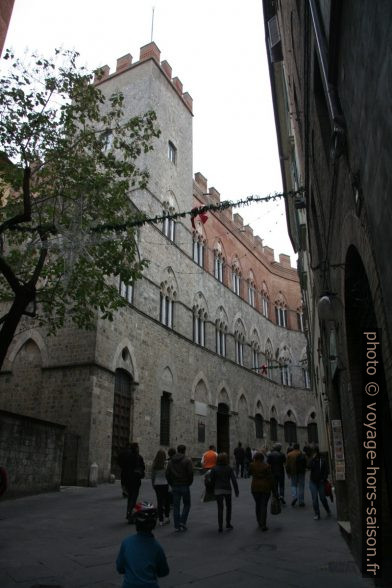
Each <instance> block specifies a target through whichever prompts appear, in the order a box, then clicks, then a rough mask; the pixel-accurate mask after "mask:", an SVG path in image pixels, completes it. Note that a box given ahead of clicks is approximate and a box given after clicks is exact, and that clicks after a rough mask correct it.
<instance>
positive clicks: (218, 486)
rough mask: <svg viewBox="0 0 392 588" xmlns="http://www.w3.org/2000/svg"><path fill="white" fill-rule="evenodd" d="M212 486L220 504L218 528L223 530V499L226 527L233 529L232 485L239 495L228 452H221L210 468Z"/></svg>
mask: <svg viewBox="0 0 392 588" xmlns="http://www.w3.org/2000/svg"><path fill="white" fill-rule="evenodd" d="M209 475H210V480H211V486H212V487H213V488H214V495H215V498H216V503H217V505H218V530H219V533H222V531H223V501H225V502H226V529H228V530H229V531H231V530H232V529H233V525H232V524H231V486H233V488H234V492H235V495H236V496H237V497H238V495H239V491H238V484H237V480H236V477H235V474H234V470H233V468H231V467H230V466H229V458H228V455H227V453H219V455H218V458H217V460H216V466H215V467H214V468H212V470H210V474H209Z"/></svg>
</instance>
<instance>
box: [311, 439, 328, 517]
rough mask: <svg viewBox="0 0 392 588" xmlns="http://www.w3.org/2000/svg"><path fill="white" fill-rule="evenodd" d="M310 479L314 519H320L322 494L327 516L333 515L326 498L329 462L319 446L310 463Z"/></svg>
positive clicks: (322, 502) (315, 449)
mask: <svg viewBox="0 0 392 588" xmlns="http://www.w3.org/2000/svg"><path fill="white" fill-rule="evenodd" d="M309 468H310V480H309V489H310V492H311V494H312V501H313V510H314V520H315V521H318V520H320V506H319V501H318V497H319V496H320V500H321V504H322V505H323V507H324V508H325V510H326V513H327V517H330V516H331V511H330V509H329V506H328V502H327V499H326V498H325V481H326V480H327V478H328V462H327V461H326V459H325V458H324V457H322V456H321V455H320V451H319V448H318V447H315V448H314V454H313V457H312V459H311V460H310V463H309Z"/></svg>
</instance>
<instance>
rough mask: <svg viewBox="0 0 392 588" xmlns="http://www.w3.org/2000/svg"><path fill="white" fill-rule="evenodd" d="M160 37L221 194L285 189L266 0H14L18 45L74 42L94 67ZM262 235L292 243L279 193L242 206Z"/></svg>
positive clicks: (282, 246) (197, 162)
mask: <svg viewBox="0 0 392 588" xmlns="http://www.w3.org/2000/svg"><path fill="white" fill-rule="evenodd" d="M153 6H154V7H155V11H154V27H153V40H154V41H155V43H156V44H157V45H158V47H159V49H160V50H161V59H162V60H164V59H166V60H167V61H168V62H169V63H170V65H171V66H172V68H173V76H178V77H179V78H180V80H181V81H182V83H183V87H184V91H185V92H186V91H187V92H189V93H190V95H191V96H192V98H193V112H194V119H193V141H194V143H193V146H194V155H193V162H194V165H193V171H194V172H198V171H200V172H201V173H202V174H203V175H204V176H205V177H206V178H207V179H208V185H209V186H214V187H215V188H216V189H217V190H218V191H219V192H220V193H221V199H222V200H223V199H230V200H238V199H241V198H245V197H247V196H250V195H251V194H257V195H260V196H264V195H266V194H269V193H271V192H275V191H281V189H282V181H281V175H280V166H279V157H278V151H277V143H276V132H275V124H274V117H273V110H272V101H271V91H270V84H269V76H268V65H267V58H266V52H265V41H264V27H263V9H262V0H242V2H240V1H237V0H197V1H194V0H110V1H109V2H108V1H106V0H105V1H104V0H66V1H64V0H15V6H14V11H13V14H12V18H11V23H10V27H9V30H8V35H7V39H6V43H5V47H11V48H13V49H14V50H15V52H16V53H17V54H18V55H21V54H22V53H23V52H24V51H26V50H28V51H31V50H38V51H39V52H40V53H43V54H48V53H51V52H52V51H53V49H54V48H55V47H60V46H62V47H64V48H67V49H76V50H77V51H78V52H79V53H80V54H81V58H82V62H83V64H85V65H87V66H88V67H89V68H91V69H95V68H97V67H98V66H101V65H105V64H107V65H109V66H110V67H111V69H112V70H114V69H115V64H116V60H117V58H118V57H121V56H122V55H124V54H126V53H131V55H132V56H133V60H134V61H137V60H138V59H139V49H140V47H141V46H143V45H145V44H146V43H149V42H150V40H151V23H152V7H153ZM236 212H238V213H239V214H241V216H243V218H244V220H245V222H247V223H249V224H250V225H251V226H252V228H253V229H254V232H255V234H258V235H259V236H260V237H261V238H262V239H263V240H264V244H265V245H269V246H271V247H273V248H274V249H275V258H276V259H277V260H278V255H279V253H288V254H289V255H291V262H292V265H295V258H294V253H293V251H292V248H291V244H290V240H289V237H288V235H287V229H286V221H285V216H284V205H283V202H282V201H276V202H275V203H270V204H265V203H260V204H258V205H254V206H252V207H247V208H238V209H236Z"/></svg>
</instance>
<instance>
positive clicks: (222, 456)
mask: <svg viewBox="0 0 392 588" xmlns="http://www.w3.org/2000/svg"><path fill="white" fill-rule="evenodd" d="M228 463H229V458H228V456H227V453H219V454H218V457H217V459H216V465H227V464H228Z"/></svg>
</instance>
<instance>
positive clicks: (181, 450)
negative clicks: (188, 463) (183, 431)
mask: <svg viewBox="0 0 392 588" xmlns="http://www.w3.org/2000/svg"><path fill="white" fill-rule="evenodd" d="M177 451H178V453H185V451H186V447H185V445H179V446H178V447H177Z"/></svg>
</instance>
